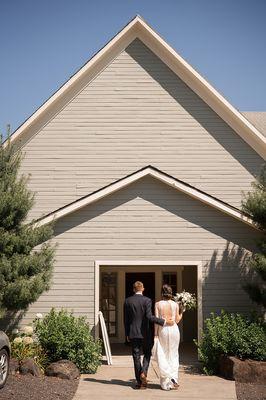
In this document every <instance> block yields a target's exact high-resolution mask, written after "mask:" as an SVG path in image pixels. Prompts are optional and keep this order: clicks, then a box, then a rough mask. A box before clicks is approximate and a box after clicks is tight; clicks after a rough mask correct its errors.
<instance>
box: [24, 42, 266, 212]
mask: <svg viewBox="0 0 266 400" xmlns="http://www.w3.org/2000/svg"><path fill="white" fill-rule="evenodd" d="M24 151H25V152H26V154H25V158H24V160H23V165H22V172H24V173H26V174H28V173H30V174H31V179H30V188H31V189H32V190H33V191H35V192H36V205H35V208H34V211H33V213H32V216H34V217H39V216H40V215H44V214H46V213H48V212H50V211H53V210H55V209H56V208H58V207H61V206H63V205H65V204H67V203H69V202H71V201H73V200H75V199H77V198H79V197H80V196H83V195H86V194H88V193H90V192H92V191H94V190H96V189H99V188H101V187H102V186H104V185H107V184H109V183H111V182H113V181H115V180H117V179H119V178H121V177H123V176H125V175H127V174H129V173H132V172H134V171H136V170H138V169H140V168H142V167H144V166H146V165H148V164H151V165H154V166H155V167H157V168H159V169H161V170H162V171H164V172H166V173H169V174H171V175H173V176H175V177H177V178H179V179H182V180H184V181H186V182H188V183H190V184H192V185H195V186H196V187H197V188H199V189H201V190H204V191H206V192H207V193H209V194H211V195H214V196H216V197H218V198H220V199H222V200H224V201H226V202H228V203H230V204H232V205H235V206H237V207H239V206H240V201H241V191H242V190H244V191H245V190H248V189H249V188H250V183H251V181H252V180H253V179H254V175H255V174H257V173H258V172H259V169H260V166H261V164H262V159H261V158H260V157H259V156H258V155H257V154H256V153H255V151H254V150H252V149H251V148H250V147H249V146H248V145H247V144H246V143H245V142H244V141H243V140H242V139H241V138H240V137H239V136H238V135H237V134H236V133H235V132H234V131H232V129H231V128H230V127H229V126H228V125H227V124H226V123H225V122H223V120H222V119H221V118H220V117H218V116H217V114H215V113H214V112H213V111H212V110H211V109H210V108H209V107H208V106H207V105H206V104H205V103H204V102H203V101H202V100H201V99H200V98H199V97H198V96H197V95H196V94H195V93H194V92H192V90H190V89H189V88H188V87H187V86H186V85H185V84H184V83H183V82H182V81H181V80H180V79H179V78H178V77H177V76H176V75H175V74H174V73H173V72H172V71H171V70H170V69H169V68H168V67H167V66H166V65H164V64H163V63H162V62H161V61H160V60H159V59H158V58H157V57H156V56H155V55H154V54H153V53H152V52H151V51H150V50H149V49H148V48H147V47H145V46H144V45H143V44H142V43H141V42H140V41H139V40H135V41H134V42H133V43H132V44H131V45H130V46H129V47H128V48H127V49H126V50H125V51H123V52H122V53H121V54H119V56H118V57H117V58H116V59H115V60H114V61H113V62H112V63H110V64H109V65H108V66H107V67H106V68H105V69H104V71H102V72H101V73H100V74H99V75H98V76H97V77H96V78H95V79H94V80H93V81H92V82H90V83H89V84H87V86H86V87H84V89H83V90H82V91H81V92H80V93H79V94H77V95H75V97H74V98H73V99H72V100H71V101H70V102H69V103H68V104H67V105H66V106H65V107H64V108H63V109H62V110H61V111H60V112H59V113H58V114H57V115H56V116H55V117H54V118H53V119H51V120H50V122H49V123H47V124H46V125H45V126H44V127H43V128H42V129H41V131H39V132H38V133H37V134H36V135H35V136H33V138H32V139H31V140H30V141H29V142H28V144H26V145H25V147H24Z"/></svg>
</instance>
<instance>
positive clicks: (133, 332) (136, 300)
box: [124, 281, 174, 389]
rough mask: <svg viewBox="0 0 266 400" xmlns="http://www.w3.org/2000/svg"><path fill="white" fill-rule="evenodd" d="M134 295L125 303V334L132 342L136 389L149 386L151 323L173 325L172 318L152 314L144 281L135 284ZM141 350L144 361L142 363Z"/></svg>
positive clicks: (151, 340) (151, 344) (151, 343)
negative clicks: (145, 292) (157, 316)
mask: <svg viewBox="0 0 266 400" xmlns="http://www.w3.org/2000/svg"><path fill="white" fill-rule="evenodd" d="M133 291H134V295H133V296H130V297H128V298H127V299H126V300H125V304H124V324H125V334H126V338H127V341H128V342H131V346H132V356H133V361H134V369H135V376H136V381H137V384H136V386H135V389H146V388H147V372H148V368H149V363H150V358H151V350H152V346H153V327H152V324H151V323H156V324H159V325H162V326H163V325H164V324H166V325H173V324H174V321H172V320H171V319H167V320H164V319H162V318H156V317H155V316H153V315H152V310H151V308H152V302H151V299H149V298H148V297H146V296H143V291H144V286H143V283H142V282H140V281H137V282H135V283H134V285H133ZM141 350H142V351H143V363H142V365H141V358H140V356H141Z"/></svg>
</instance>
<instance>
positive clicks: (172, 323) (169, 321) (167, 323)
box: [165, 318, 175, 326]
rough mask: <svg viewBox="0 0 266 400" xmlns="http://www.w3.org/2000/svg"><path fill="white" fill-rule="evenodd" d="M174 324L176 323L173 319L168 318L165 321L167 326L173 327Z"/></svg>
mask: <svg viewBox="0 0 266 400" xmlns="http://www.w3.org/2000/svg"><path fill="white" fill-rule="evenodd" d="M174 323H175V321H174V320H173V319H172V318H166V320H165V324H166V325H170V326H172V325H174Z"/></svg>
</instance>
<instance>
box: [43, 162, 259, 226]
mask: <svg viewBox="0 0 266 400" xmlns="http://www.w3.org/2000/svg"><path fill="white" fill-rule="evenodd" d="M146 176H151V177H153V178H155V179H158V180H159V181H161V182H163V183H165V184H166V185H168V186H171V187H172V188H174V189H176V190H178V191H180V192H182V193H185V194H187V195H188V196H190V197H193V198H195V199H197V200H199V201H201V202H203V203H205V204H207V205H209V206H211V207H214V208H216V209H217V210H220V211H222V212H224V213H226V214H228V215H230V216H231V217H233V218H236V219H238V220H240V221H242V222H244V223H246V224H248V225H251V226H253V227H254V228H256V226H255V225H254V223H253V221H252V219H251V218H250V217H249V216H248V215H247V214H244V213H242V212H241V211H240V210H238V209H237V208H235V207H233V206H230V205H229V204H227V203H225V202H223V201H221V200H219V199H217V198H216V197H213V196H210V195H208V194H207V193H205V192H203V191H201V190H199V189H196V188H195V187H193V186H191V185H189V184H188V183H185V182H183V181H181V180H179V179H176V178H174V177H173V176H171V175H168V174H166V173H164V172H162V171H160V170H159V169H157V168H155V167H153V166H151V165H149V166H147V167H145V168H142V169H140V170H138V171H136V172H134V173H132V174H130V175H127V176H126V177H124V178H121V179H119V180H117V181H115V182H113V183H111V184H109V185H107V186H104V187H103V188H102V189H99V190H96V191H95V192H93V193H90V194H88V195H87V196H84V197H81V198H80V199H78V200H76V201H73V202H72V203H70V204H68V205H66V206H64V207H61V208H58V209H57V210H55V211H53V212H51V213H49V214H47V215H46V216H44V217H42V218H40V219H39V220H37V221H36V225H38V226H40V225H45V224H48V223H50V222H53V221H56V220H58V219H60V218H63V217H65V216H66V215H68V214H71V213H73V212H75V211H77V210H79V209H81V208H83V207H86V206H88V205H89V204H92V203H94V202H96V201H98V200H100V199H102V198H103V197H106V196H108V195H111V194H113V193H115V192H117V191H119V190H121V189H123V188H125V187H126V186H128V185H130V184H131V183H134V182H136V181H138V180H139V179H141V178H144V177H146Z"/></svg>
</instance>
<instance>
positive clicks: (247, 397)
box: [236, 382, 266, 400]
mask: <svg viewBox="0 0 266 400" xmlns="http://www.w3.org/2000/svg"><path fill="white" fill-rule="evenodd" d="M236 395H237V400H265V399H266V385H258V384H256V383H240V382H236Z"/></svg>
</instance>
